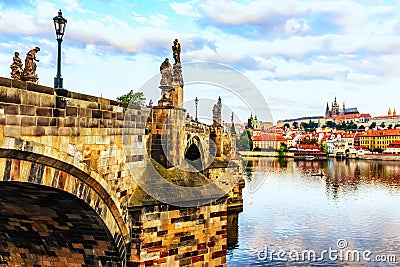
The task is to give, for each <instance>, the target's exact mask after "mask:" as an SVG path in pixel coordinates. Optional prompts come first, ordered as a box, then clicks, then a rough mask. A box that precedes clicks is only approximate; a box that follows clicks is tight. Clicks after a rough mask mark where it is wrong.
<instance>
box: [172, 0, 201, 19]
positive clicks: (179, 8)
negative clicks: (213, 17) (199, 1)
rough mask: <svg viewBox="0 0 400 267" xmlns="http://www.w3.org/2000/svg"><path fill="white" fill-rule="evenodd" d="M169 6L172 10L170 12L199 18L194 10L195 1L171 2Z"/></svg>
mask: <svg viewBox="0 0 400 267" xmlns="http://www.w3.org/2000/svg"><path fill="white" fill-rule="evenodd" d="M169 6H170V7H171V8H172V10H174V11H175V13H176V14H180V15H185V16H191V17H200V16H201V15H200V14H199V12H198V11H197V10H196V8H195V1H189V2H173V3H170V4H169Z"/></svg>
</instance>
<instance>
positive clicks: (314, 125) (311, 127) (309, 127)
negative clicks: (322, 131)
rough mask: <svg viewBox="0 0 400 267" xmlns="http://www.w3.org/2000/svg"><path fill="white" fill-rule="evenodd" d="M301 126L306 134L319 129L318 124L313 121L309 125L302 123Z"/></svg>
mask: <svg viewBox="0 0 400 267" xmlns="http://www.w3.org/2000/svg"><path fill="white" fill-rule="evenodd" d="M300 125H301V127H302V128H303V129H304V130H305V131H306V132H313V131H315V129H316V128H318V123H317V122H313V121H311V120H310V121H309V122H308V123H306V122H302V123H301V124H300Z"/></svg>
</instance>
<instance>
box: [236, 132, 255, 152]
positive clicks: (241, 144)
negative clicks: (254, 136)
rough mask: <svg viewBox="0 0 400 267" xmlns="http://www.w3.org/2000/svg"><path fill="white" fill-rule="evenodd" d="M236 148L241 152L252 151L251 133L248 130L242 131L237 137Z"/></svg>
mask: <svg viewBox="0 0 400 267" xmlns="http://www.w3.org/2000/svg"><path fill="white" fill-rule="evenodd" d="M236 146H237V148H238V149H239V150H241V151H249V150H250V151H251V150H253V141H252V140H251V133H250V131H249V130H248V129H246V130H244V131H243V133H242V134H241V135H240V136H239V139H238V140H237V143H236Z"/></svg>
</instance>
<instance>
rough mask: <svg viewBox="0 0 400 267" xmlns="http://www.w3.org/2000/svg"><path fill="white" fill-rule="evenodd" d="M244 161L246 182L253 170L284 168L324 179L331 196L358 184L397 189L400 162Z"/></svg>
mask: <svg viewBox="0 0 400 267" xmlns="http://www.w3.org/2000/svg"><path fill="white" fill-rule="evenodd" d="M247 162H248V163H247V168H245V171H244V173H245V176H246V177H247V179H248V181H251V178H252V176H254V172H269V173H279V172H282V171H284V172H289V173H292V174H293V175H294V176H313V177H315V178H316V179H324V180H325V184H326V194H327V196H328V197H329V198H334V199H337V198H339V197H340V196H341V195H346V194H348V193H352V192H355V191H357V190H358V188H359V186H360V183H362V184H363V185H368V184H374V185H375V184H378V185H381V186H385V187H395V188H400V164H399V163H398V162H396V161H372V160H336V159H328V160H313V161H307V160H294V159H291V158H251V159H248V161H247Z"/></svg>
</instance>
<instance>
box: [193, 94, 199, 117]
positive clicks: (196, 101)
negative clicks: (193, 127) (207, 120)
mask: <svg viewBox="0 0 400 267" xmlns="http://www.w3.org/2000/svg"><path fill="white" fill-rule="evenodd" d="M194 104H195V105H196V119H195V120H196V121H197V105H198V104H199V100H198V99H197V96H196V99H195V100H194Z"/></svg>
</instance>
